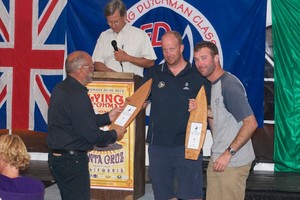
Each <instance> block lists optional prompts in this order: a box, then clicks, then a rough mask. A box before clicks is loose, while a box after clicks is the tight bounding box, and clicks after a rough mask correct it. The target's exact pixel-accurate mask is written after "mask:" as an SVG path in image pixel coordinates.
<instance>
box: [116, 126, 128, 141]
mask: <svg viewBox="0 0 300 200" xmlns="http://www.w3.org/2000/svg"><path fill="white" fill-rule="evenodd" d="M116 132H117V141H120V140H122V139H123V137H124V135H125V133H126V132H127V129H126V128H123V127H118V128H116Z"/></svg>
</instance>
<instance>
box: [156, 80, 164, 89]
mask: <svg viewBox="0 0 300 200" xmlns="http://www.w3.org/2000/svg"><path fill="white" fill-rule="evenodd" d="M165 85H166V84H165V82H163V81H160V82H159V83H158V85H157V86H158V88H163V87H165Z"/></svg>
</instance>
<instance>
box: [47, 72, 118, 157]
mask: <svg viewBox="0 0 300 200" xmlns="http://www.w3.org/2000/svg"><path fill="white" fill-rule="evenodd" d="M87 92H88V89H87V88H86V87H85V86H83V85H82V84H81V83H80V82H78V81H77V80H76V79H74V78H73V77H71V76H68V77H67V78H66V79H65V80H64V81H62V82H61V83H59V84H58V85H57V86H56V87H55V88H54V90H53V92H52V95H51V98H50V104H49V110H48V134H47V138H46V142H47V145H48V147H49V148H51V149H64V150H82V151H88V150H92V149H93V148H94V145H96V144H100V145H107V144H111V143H114V142H115V141H116V139H117V133H116V131H115V130H112V131H102V130H100V129H99V127H101V126H104V125H106V124H109V123H110V119H109V116H108V113H106V114H103V115H96V114H95V112H94V109H93V106H92V103H91V100H90V98H89V97H88V95H87Z"/></svg>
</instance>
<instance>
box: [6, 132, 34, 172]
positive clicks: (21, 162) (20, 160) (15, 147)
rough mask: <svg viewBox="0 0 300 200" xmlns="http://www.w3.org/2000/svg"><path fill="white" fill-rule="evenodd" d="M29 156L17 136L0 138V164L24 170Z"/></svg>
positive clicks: (7, 135)
mask: <svg viewBox="0 0 300 200" xmlns="http://www.w3.org/2000/svg"><path fill="white" fill-rule="evenodd" d="M29 161H30V155H29V154H28V152H27V149H26V146H25V144H24V142H23V141H22V139H21V138H20V137H19V136H18V135H14V134H12V135H9V134H6V135H2V136H0V164H1V165H10V166H13V167H16V168H17V169H19V170H24V169H26V168H27V166H28V165H29Z"/></svg>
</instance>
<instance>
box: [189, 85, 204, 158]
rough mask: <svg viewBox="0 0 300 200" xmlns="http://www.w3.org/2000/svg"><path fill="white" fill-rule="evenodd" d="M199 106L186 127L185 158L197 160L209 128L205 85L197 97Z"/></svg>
mask: <svg viewBox="0 0 300 200" xmlns="http://www.w3.org/2000/svg"><path fill="white" fill-rule="evenodd" d="M196 105H197V108H196V109H195V110H193V111H191V112H190V118H189V121H188V124H187V129H186V138H185V159H190V160H197V159H198V157H199V154H200V151H201V149H202V147H203V144H204V140H205V136H206V128H207V99H206V93H205V88H204V86H202V87H201V89H200V91H199V92H198V94H197V97H196Z"/></svg>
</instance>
